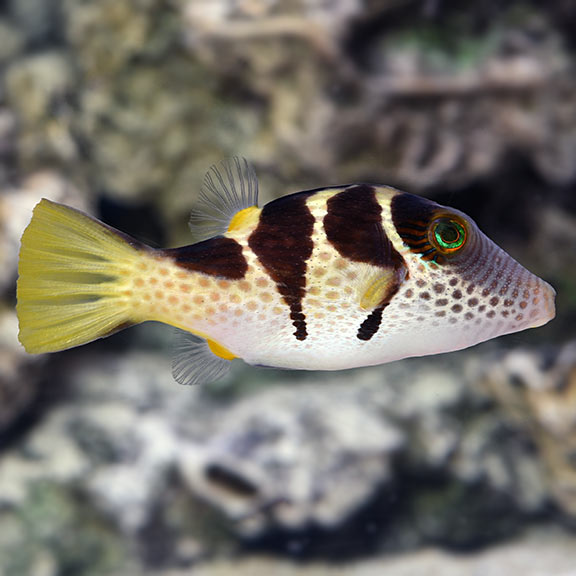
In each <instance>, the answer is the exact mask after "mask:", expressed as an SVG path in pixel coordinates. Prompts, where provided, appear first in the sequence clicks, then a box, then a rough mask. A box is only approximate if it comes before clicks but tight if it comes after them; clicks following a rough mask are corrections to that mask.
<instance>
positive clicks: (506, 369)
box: [0, 0, 576, 576]
mask: <svg viewBox="0 0 576 576" xmlns="http://www.w3.org/2000/svg"><path fill="white" fill-rule="evenodd" d="M232 155H241V156H244V157H246V158H248V159H249V160H250V161H251V162H252V163H253V164H254V166H255V168H256V171H257V173H258V175H259V179H260V187H261V199H262V201H268V200H271V199H272V198H275V197H278V196H281V195H284V194H287V193H290V192H295V191H298V190H301V189H306V188H316V187H321V186H327V185H335V184H344V183H350V182H357V181H369V182H377V183H384V184H389V185H392V186H396V187H398V188H401V189H403V190H406V191H409V192H413V193H417V194H421V195H424V196H426V197H429V198H432V199H434V200H436V201H438V202H440V203H444V204H448V205H450V206H454V207H456V208H459V209H461V210H463V211H465V212H467V213H468V214H469V215H471V216H472V217H473V218H474V219H475V220H476V221H477V223H478V224H479V226H480V227H481V228H482V229H483V230H484V232H486V233H487V234H488V236H490V237H491V238H492V239H493V240H495V241H496V242H497V243H499V244H500V245H501V246H502V247H503V248H505V249H506V250H507V251H508V252H509V253H510V254H511V255H512V256H514V257H515V258H517V259H518V260H519V261H520V262H521V263H522V264H524V265H525V266H526V267H527V268H529V269H530V270H532V271H533V272H535V273H536V274H538V275H540V276H541V277H543V278H544V279H546V280H547V281H549V282H550V283H551V284H552V285H553V286H554V287H555V288H556V290H557V292H558V299H557V306H558V316H557V318H556V319H555V320H554V321H553V322H552V323H550V324H549V325H547V326H545V327H543V328H540V329H537V330H532V331H529V332H524V333H520V334H515V335H511V336H507V337H503V338H499V339H497V340H496V341H492V342H488V343H486V344H483V345H480V346H477V347H475V348H473V349H470V350H467V351H463V352H460V353H453V354H449V355H445V356H439V357H430V358H425V359H413V360H407V361H402V362H396V363H393V364H389V365H386V366H381V367H375V368H367V369H362V370H355V371H350V372H340V373H338V372H336V373H313V372H309V373H305V372H302V373H297V372H295V373H292V372H277V371H273V370H258V369H255V368H249V367H247V366H244V365H242V364H241V363H238V366H236V365H235V366H234V369H233V371H232V373H231V375H229V376H228V377H227V378H226V379H224V380H222V381H220V382H217V383H215V384H211V385H207V386H200V387H193V388H192V387H191V388H186V387H182V386H179V385H177V384H176V383H175V382H174V381H173V380H172V377H171V374H170V356H171V352H170V347H171V330H170V329H169V328H167V327H163V326H154V325H149V326H142V327H138V328H133V329H130V330H128V331H126V332H123V333H121V334H118V335H116V336H113V337H111V338H109V339H107V340H104V341H100V342H98V343H95V344H92V345H89V346H85V347H82V348H78V349H75V350H72V351H68V352H63V353H60V354H55V355H48V356H29V355H27V354H26V353H25V352H24V351H23V349H22V348H21V346H20V345H19V343H18V341H17V336H16V335H17V320H16V315H15V311H14V305H15V298H16V296H15V282H16V277H17V258H18V250H19V240H20V236H21V233H22V231H23V229H24V227H25V226H26V224H27V222H28V221H29V218H30V215H31V210H32V208H33V206H34V205H35V204H36V203H37V202H38V201H39V200H40V199H41V198H42V197H46V198H50V199H52V200H55V201H58V202H64V203H67V204H70V205H72V206H75V207H77V208H80V209H82V210H85V211H87V212H89V213H90V214H93V215H95V216H97V217H99V218H101V219H103V220H104V221H106V222H107V223H109V224H111V225H113V226H116V227H118V228H120V229H121V230H123V231H125V232H128V233H130V234H132V235H133V236H135V237H137V238H139V239H141V240H144V241H146V242H149V243H151V244H152V245H154V246H163V247H168V246H177V245H183V244H187V243H189V242H190V239H189V231H188V228H187V219H188V214H189V212H190V210H191V208H192V206H193V205H194V204H195V202H196V200H197V197H198V193H199V190H200V184H201V181H202V178H203V175H204V173H205V172H206V171H207V170H208V168H209V167H210V165H211V164H213V163H216V162H219V161H221V160H222V159H224V158H226V157H230V156H232ZM0 270H1V273H0V575H2V576H99V575H112V576H136V575H139V574H144V573H151V574H158V575H163V576H184V575H191V574H194V575H198V576H228V575H231V574H234V575H235V576H260V575H262V576H264V575H270V574H278V575H290V574H304V575H310V576H312V575H314V576H320V575H322V576H343V575H345V576H356V575H358V576H376V575H381V574H386V575H390V576H400V575H402V576H428V575H430V574H437V575H439V576H445V575H446V576H452V575H454V576H467V575H472V574H474V575H478V574H481V575H482V576H504V575H506V576H508V575H509V574H511V573H512V571H516V572H518V573H520V572H521V573H522V574H523V575H524V576H536V575H537V574H538V575H540V576H569V575H570V574H571V575H574V574H576V572H574V569H575V568H574V567H575V566H576V330H575V328H574V326H575V322H576V3H575V2H574V1H573V0H548V1H547V2H542V1H540V0H532V1H530V0H509V1H503V0H484V1H482V2H461V1H458V0H0Z"/></svg>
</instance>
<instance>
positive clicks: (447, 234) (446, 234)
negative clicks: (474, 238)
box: [438, 224, 460, 244]
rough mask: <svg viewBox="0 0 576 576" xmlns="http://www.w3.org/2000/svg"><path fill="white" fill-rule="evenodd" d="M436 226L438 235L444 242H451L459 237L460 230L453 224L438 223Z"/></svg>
mask: <svg viewBox="0 0 576 576" xmlns="http://www.w3.org/2000/svg"><path fill="white" fill-rule="evenodd" d="M438 228H439V230H438V232H439V233H440V237H441V238H442V240H444V242H446V244H453V243H454V242H457V241H458V239H459V238H460V231H459V230H458V228H456V226H454V225H453V224H440V226H439V227H438Z"/></svg>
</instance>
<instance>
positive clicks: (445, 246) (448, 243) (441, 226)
mask: <svg viewBox="0 0 576 576" xmlns="http://www.w3.org/2000/svg"><path fill="white" fill-rule="evenodd" d="M434 239H435V240H436V242H437V243H438V247H439V248H440V249H442V250H446V251H447V252H452V251H455V250H458V249H459V248H461V247H462V245H463V244H464V242H465V241H466V230H465V228H464V226H462V225H461V224H460V223H459V222H456V221H455V220H448V219H442V220H440V221H438V222H437V223H436V225H435V226H434Z"/></svg>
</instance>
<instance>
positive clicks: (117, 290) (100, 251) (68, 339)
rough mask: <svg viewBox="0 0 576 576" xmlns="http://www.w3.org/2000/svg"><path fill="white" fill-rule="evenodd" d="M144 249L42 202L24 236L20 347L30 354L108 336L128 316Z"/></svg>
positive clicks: (84, 218)
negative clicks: (131, 287)
mask: <svg viewBox="0 0 576 576" xmlns="http://www.w3.org/2000/svg"><path fill="white" fill-rule="evenodd" d="M146 251H148V249H147V247H146V246H144V245H143V244H139V243H138V242H137V241H135V240H133V239H131V238H130V237H128V236H126V235H124V234H122V233H121V232H118V231H116V230H114V229H113V228H111V227H109V226H107V225H105V224H103V223H101V222H99V221H98V220H95V219H94V218H91V217H90V216H87V215H86V214H83V213H82V212H79V211H78V210H75V209H73V208H69V207H67V206H63V205H62V204H56V203H55V202H50V201H49V200H45V199H44V200H42V201H41V202H40V203H39V204H38V205H37V206H36V208H34V214H33V216H32V220H31V222H30V224H29V225H28V227H27V228H26V230H25V231H24V234H23V236H22V247H21V249H20V263H19V267H18V273H19V277H18V289H17V296H18V303H17V306H16V310H17V313H18V320H19V323H20V333H19V338H20V342H21V343H22V344H23V345H24V348H25V349H26V350H27V351H28V352H30V353H33V354H39V353H42V352H56V351H58V350H64V349H66V348H72V347H74V346H79V345H80V344H85V343H87V342H90V341H92V340H96V339H97V338H102V337H104V336H108V335H110V334H112V333H114V332H117V331H118V330H121V329H122V328H125V327H127V326H129V325H131V324H135V323H137V322H139V321H140V320H138V319H135V318H133V317H132V316H131V311H132V299H131V293H130V290H129V281H130V276H131V274H132V270H133V269H134V266H135V265H136V264H137V262H138V261H139V259H140V258H141V257H142V254H143V252H146Z"/></svg>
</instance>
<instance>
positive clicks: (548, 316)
mask: <svg viewBox="0 0 576 576" xmlns="http://www.w3.org/2000/svg"><path fill="white" fill-rule="evenodd" d="M540 291H541V293H542V299H543V303H542V313H541V314H540V315H539V316H538V317H537V318H536V319H535V321H534V323H533V324H531V325H530V327H531V328H539V327H540V326H544V324H548V322H550V320H552V319H553V318H554V317H555V316H556V290H554V288H552V286H550V284H548V283H547V282H544V281H542V283H541V285H540Z"/></svg>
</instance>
